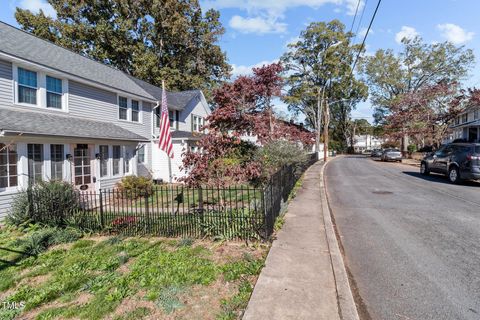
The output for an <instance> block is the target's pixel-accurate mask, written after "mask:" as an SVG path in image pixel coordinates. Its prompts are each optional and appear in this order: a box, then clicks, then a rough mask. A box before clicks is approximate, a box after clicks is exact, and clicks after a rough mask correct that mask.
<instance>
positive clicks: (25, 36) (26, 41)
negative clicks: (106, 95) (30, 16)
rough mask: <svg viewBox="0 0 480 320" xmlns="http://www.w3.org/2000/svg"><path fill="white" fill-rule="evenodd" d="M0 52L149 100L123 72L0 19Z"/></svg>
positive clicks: (145, 93) (148, 95) (150, 97)
mask: <svg viewBox="0 0 480 320" xmlns="http://www.w3.org/2000/svg"><path fill="white" fill-rule="evenodd" d="M0 52H3V53H6V54H8V55H11V56H14V57H17V58H20V59H24V60H28V61H31V62H34V63H36V64H39V65H42V66H44V67H48V68H52V69H55V70H58V71H62V72H65V73H68V74H71V75H74V76H76V77H80V78H83V79H85V80H88V81H93V82H97V83H99V84H102V85H106V86H109V87H113V88H116V89H119V90H121V91H125V92H128V93H131V94H135V95H138V96H142V97H145V98H148V99H151V100H153V99H154V97H152V96H151V95H150V94H149V93H147V92H146V91H145V90H144V89H143V88H142V87H140V86H139V85H137V84H136V82H135V81H132V79H131V77H129V76H128V75H127V74H126V73H124V72H122V71H120V70H118V69H115V68H113V67H110V66H107V65H105V64H103V63H100V62H97V61H95V60H92V59H90V58H87V57H84V56H82V55H80V54H78V53H75V52H73V51H71V50H68V49H65V48H63V47H61V46H58V45H56V44H54V43H52V42H49V41H46V40H43V39H41V38H39V37H36V36H34V35H32V34H30V33H28V32H25V31H22V30H20V29H17V28H15V27H12V26H10V25H8V24H6V23H4V22H0Z"/></svg>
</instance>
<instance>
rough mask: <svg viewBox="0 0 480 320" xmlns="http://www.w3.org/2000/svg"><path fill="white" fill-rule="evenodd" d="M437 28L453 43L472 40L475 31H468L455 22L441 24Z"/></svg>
mask: <svg viewBox="0 0 480 320" xmlns="http://www.w3.org/2000/svg"><path fill="white" fill-rule="evenodd" d="M437 28H438V29H439V30H440V31H441V33H442V36H443V37H444V38H445V39H447V40H448V41H450V42H451V43H453V44H462V43H465V42H467V41H470V40H472V38H473V36H474V35H475V33H473V32H468V31H466V30H464V29H462V28H461V27H460V26H457V25H456V24H453V23H444V24H439V25H438V26H437Z"/></svg>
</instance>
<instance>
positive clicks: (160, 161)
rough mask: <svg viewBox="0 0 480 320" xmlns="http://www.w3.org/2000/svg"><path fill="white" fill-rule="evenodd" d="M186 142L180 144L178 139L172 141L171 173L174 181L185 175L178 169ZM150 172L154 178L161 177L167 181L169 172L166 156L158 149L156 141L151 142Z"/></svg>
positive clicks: (180, 165)
mask: <svg viewBox="0 0 480 320" xmlns="http://www.w3.org/2000/svg"><path fill="white" fill-rule="evenodd" d="M186 147H187V144H186V143H185V144H182V143H180V141H174V142H173V153H174V156H175V157H174V158H173V159H172V160H171V163H172V175H173V180H174V181H176V180H177V179H179V178H180V177H183V176H185V173H184V172H182V171H181V170H180V168H181V167H182V165H183V163H182V159H183V158H182V153H183V152H185V150H186ZM152 168H153V170H152V174H153V178H154V179H161V180H163V181H165V182H168V181H169V180H170V179H169V173H168V157H167V154H166V153H165V152H164V151H162V150H160V148H159V147H158V145H157V142H155V141H153V142H152Z"/></svg>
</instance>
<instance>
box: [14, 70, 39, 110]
mask: <svg viewBox="0 0 480 320" xmlns="http://www.w3.org/2000/svg"><path fill="white" fill-rule="evenodd" d="M18 102H20V103H28V104H37V73H36V72H35V71H30V70H27V69H23V68H18Z"/></svg>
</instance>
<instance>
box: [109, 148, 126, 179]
mask: <svg viewBox="0 0 480 320" xmlns="http://www.w3.org/2000/svg"><path fill="white" fill-rule="evenodd" d="M113 146H118V147H120V158H118V173H117V174H113ZM111 149H112V157H111V166H112V172H111V173H112V175H111V177H112V178H117V177H122V176H123V175H124V170H123V164H122V162H123V159H124V158H123V154H122V145H121V144H113V145H111Z"/></svg>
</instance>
